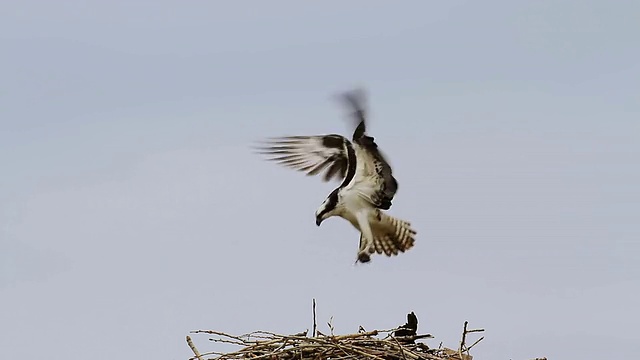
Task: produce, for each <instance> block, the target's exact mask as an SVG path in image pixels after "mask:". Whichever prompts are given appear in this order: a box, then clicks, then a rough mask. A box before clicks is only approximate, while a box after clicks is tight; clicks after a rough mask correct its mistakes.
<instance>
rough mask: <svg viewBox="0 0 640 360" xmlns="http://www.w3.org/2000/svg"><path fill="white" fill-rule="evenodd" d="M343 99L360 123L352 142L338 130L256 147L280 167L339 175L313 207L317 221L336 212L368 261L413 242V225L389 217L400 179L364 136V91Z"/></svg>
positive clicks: (331, 176) (280, 139)
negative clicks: (354, 233) (337, 181)
mask: <svg viewBox="0 0 640 360" xmlns="http://www.w3.org/2000/svg"><path fill="white" fill-rule="evenodd" d="M343 99H344V100H345V101H346V103H347V104H348V105H349V106H350V107H351V108H352V109H353V115H354V117H355V119H356V121H357V123H358V125H357V127H356V129H355V131H354V133H353V136H352V141H349V140H348V139H346V138H345V137H343V136H341V135H338V134H329V135H313V136H284V137H276V138H270V139H268V140H266V141H264V142H263V144H262V146H259V147H258V148H257V149H258V150H260V152H259V153H261V154H263V155H269V156H270V157H269V158H268V160H273V161H276V162H278V163H280V164H281V165H284V166H287V167H289V168H293V169H296V170H299V171H303V172H306V173H307V175H318V174H321V173H323V172H324V176H323V180H324V181H325V182H326V181H329V180H332V179H340V178H341V179H342V183H341V184H340V186H338V187H337V188H336V189H335V190H333V191H332V192H331V194H329V196H328V197H327V198H326V199H325V200H324V202H323V203H322V204H321V205H320V207H319V208H318V210H317V211H316V214H315V215H316V225H317V226H320V224H321V223H322V221H324V220H325V219H327V218H329V217H332V216H340V217H342V218H344V219H346V220H347V221H349V222H350V223H351V224H352V225H353V226H354V227H355V228H356V229H358V230H359V231H360V245H359V250H358V257H357V260H356V262H358V261H359V262H362V263H366V262H369V261H370V260H371V257H370V255H371V254H373V253H374V252H375V253H378V254H382V253H383V252H384V254H385V255H387V256H391V255H397V254H398V252H405V251H406V250H409V249H410V248H411V247H412V246H413V244H414V241H415V240H414V236H415V235H416V232H415V231H414V230H413V229H412V228H411V224H410V223H408V222H406V221H403V220H400V219H397V218H395V217H392V216H389V215H387V214H386V213H384V212H383V211H382V210H389V208H390V207H391V201H392V200H393V197H394V195H395V193H396V191H397V190H398V182H397V181H396V179H395V178H394V177H393V175H392V171H391V167H390V166H389V163H388V162H387V161H386V159H385V158H384V156H383V155H382V153H381V152H380V151H379V150H378V145H377V144H376V143H375V142H374V138H373V137H371V136H367V135H366V121H365V113H364V107H363V104H362V102H363V100H364V94H363V92H361V91H352V92H349V93H346V94H344V95H343Z"/></svg>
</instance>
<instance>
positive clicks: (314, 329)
mask: <svg viewBox="0 0 640 360" xmlns="http://www.w3.org/2000/svg"><path fill="white" fill-rule="evenodd" d="M317 329H318V326H317V325H316V299H315V298H314V299H313V332H312V333H311V336H313V337H316V336H318V333H317V331H316V330H317Z"/></svg>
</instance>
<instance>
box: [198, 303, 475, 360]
mask: <svg viewBox="0 0 640 360" xmlns="http://www.w3.org/2000/svg"><path fill="white" fill-rule="evenodd" d="M314 305H315V304H314ZM314 308H315V306H314ZM328 325H329V329H330V335H325V334H323V333H321V332H320V331H318V330H316V323H315V311H314V326H313V331H312V333H311V336H309V334H308V330H307V331H304V332H301V333H298V334H293V335H281V334H276V333H272V332H268V331H255V332H251V333H248V334H244V335H238V336H236V335H230V334H226V333H224V332H219V331H213V330H197V331H192V333H194V334H207V335H209V336H213V337H210V338H209V340H210V341H212V342H216V343H226V344H233V345H235V346H238V347H240V349H238V350H236V351H232V352H227V353H222V352H216V351H211V352H207V353H200V352H199V351H198V349H197V348H196V347H195V345H194V344H193V341H192V340H191V337H189V336H187V343H188V345H189V347H190V348H191V350H192V351H193V353H194V355H195V356H194V357H192V358H191V359H190V360H208V359H216V360H236V359H254V360H257V359H264V360H273V359H281V360H289V359H291V360H311V359H381V360H411V359H412V360H421V359H424V360H445V359H449V360H471V359H472V357H471V355H469V350H470V349H471V348H472V347H473V346H475V345H476V344H477V343H479V342H480V341H481V340H482V339H483V338H482V337H481V338H480V339H478V340H477V341H476V342H474V343H473V344H472V345H470V346H467V345H466V344H465V342H466V337H467V334H469V333H473V332H482V331H484V330H483V329H474V330H467V322H465V323H464V329H463V332H462V340H461V341H460V346H459V347H458V349H457V350H453V349H450V348H447V347H443V346H442V344H440V346H439V347H438V348H430V347H429V346H427V344H425V343H421V342H417V340H420V339H427V338H433V336H431V334H423V335H419V334H417V325H418V320H417V317H416V316H415V314H413V312H412V313H410V314H408V315H407V323H406V324H404V325H401V326H399V327H397V328H395V329H390V330H372V331H366V330H365V329H363V328H362V327H360V329H359V331H358V332H357V333H354V334H346V335H334V334H333V326H332V325H331V322H330V323H329V324H328Z"/></svg>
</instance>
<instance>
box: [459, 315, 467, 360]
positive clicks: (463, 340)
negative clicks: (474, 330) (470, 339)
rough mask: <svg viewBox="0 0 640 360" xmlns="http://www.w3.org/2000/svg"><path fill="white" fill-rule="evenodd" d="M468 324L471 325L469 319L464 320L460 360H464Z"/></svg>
mask: <svg viewBox="0 0 640 360" xmlns="http://www.w3.org/2000/svg"><path fill="white" fill-rule="evenodd" d="M467 325H469V322H468V321H465V322H464V328H463V329H462V340H461V341H460V347H459V348H458V355H460V360H462V352H463V351H464V350H463V349H464V342H465V340H466V339H467Z"/></svg>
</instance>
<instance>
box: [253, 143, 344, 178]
mask: <svg viewBox="0 0 640 360" xmlns="http://www.w3.org/2000/svg"><path fill="white" fill-rule="evenodd" d="M348 143H349V140H347V139H346V138H344V137H343V136H341V135H337V134H330V135H314V136H283V137H276V138H270V139H267V140H265V141H263V142H262V144H261V145H260V146H257V147H256V149H257V150H258V153H259V154H262V155H266V156H268V157H267V160H271V161H276V162H277V163H279V164H281V165H283V166H286V167H289V168H292V169H295V170H298V171H303V172H305V173H307V175H318V174H321V173H322V172H323V171H324V177H323V181H329V180H332V179H334V178H336V179H338V180H340V179H342V178H344V176H345V174H346V172H347V169H348V157H347V156H348V154H347V146H348Z"/></svg>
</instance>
